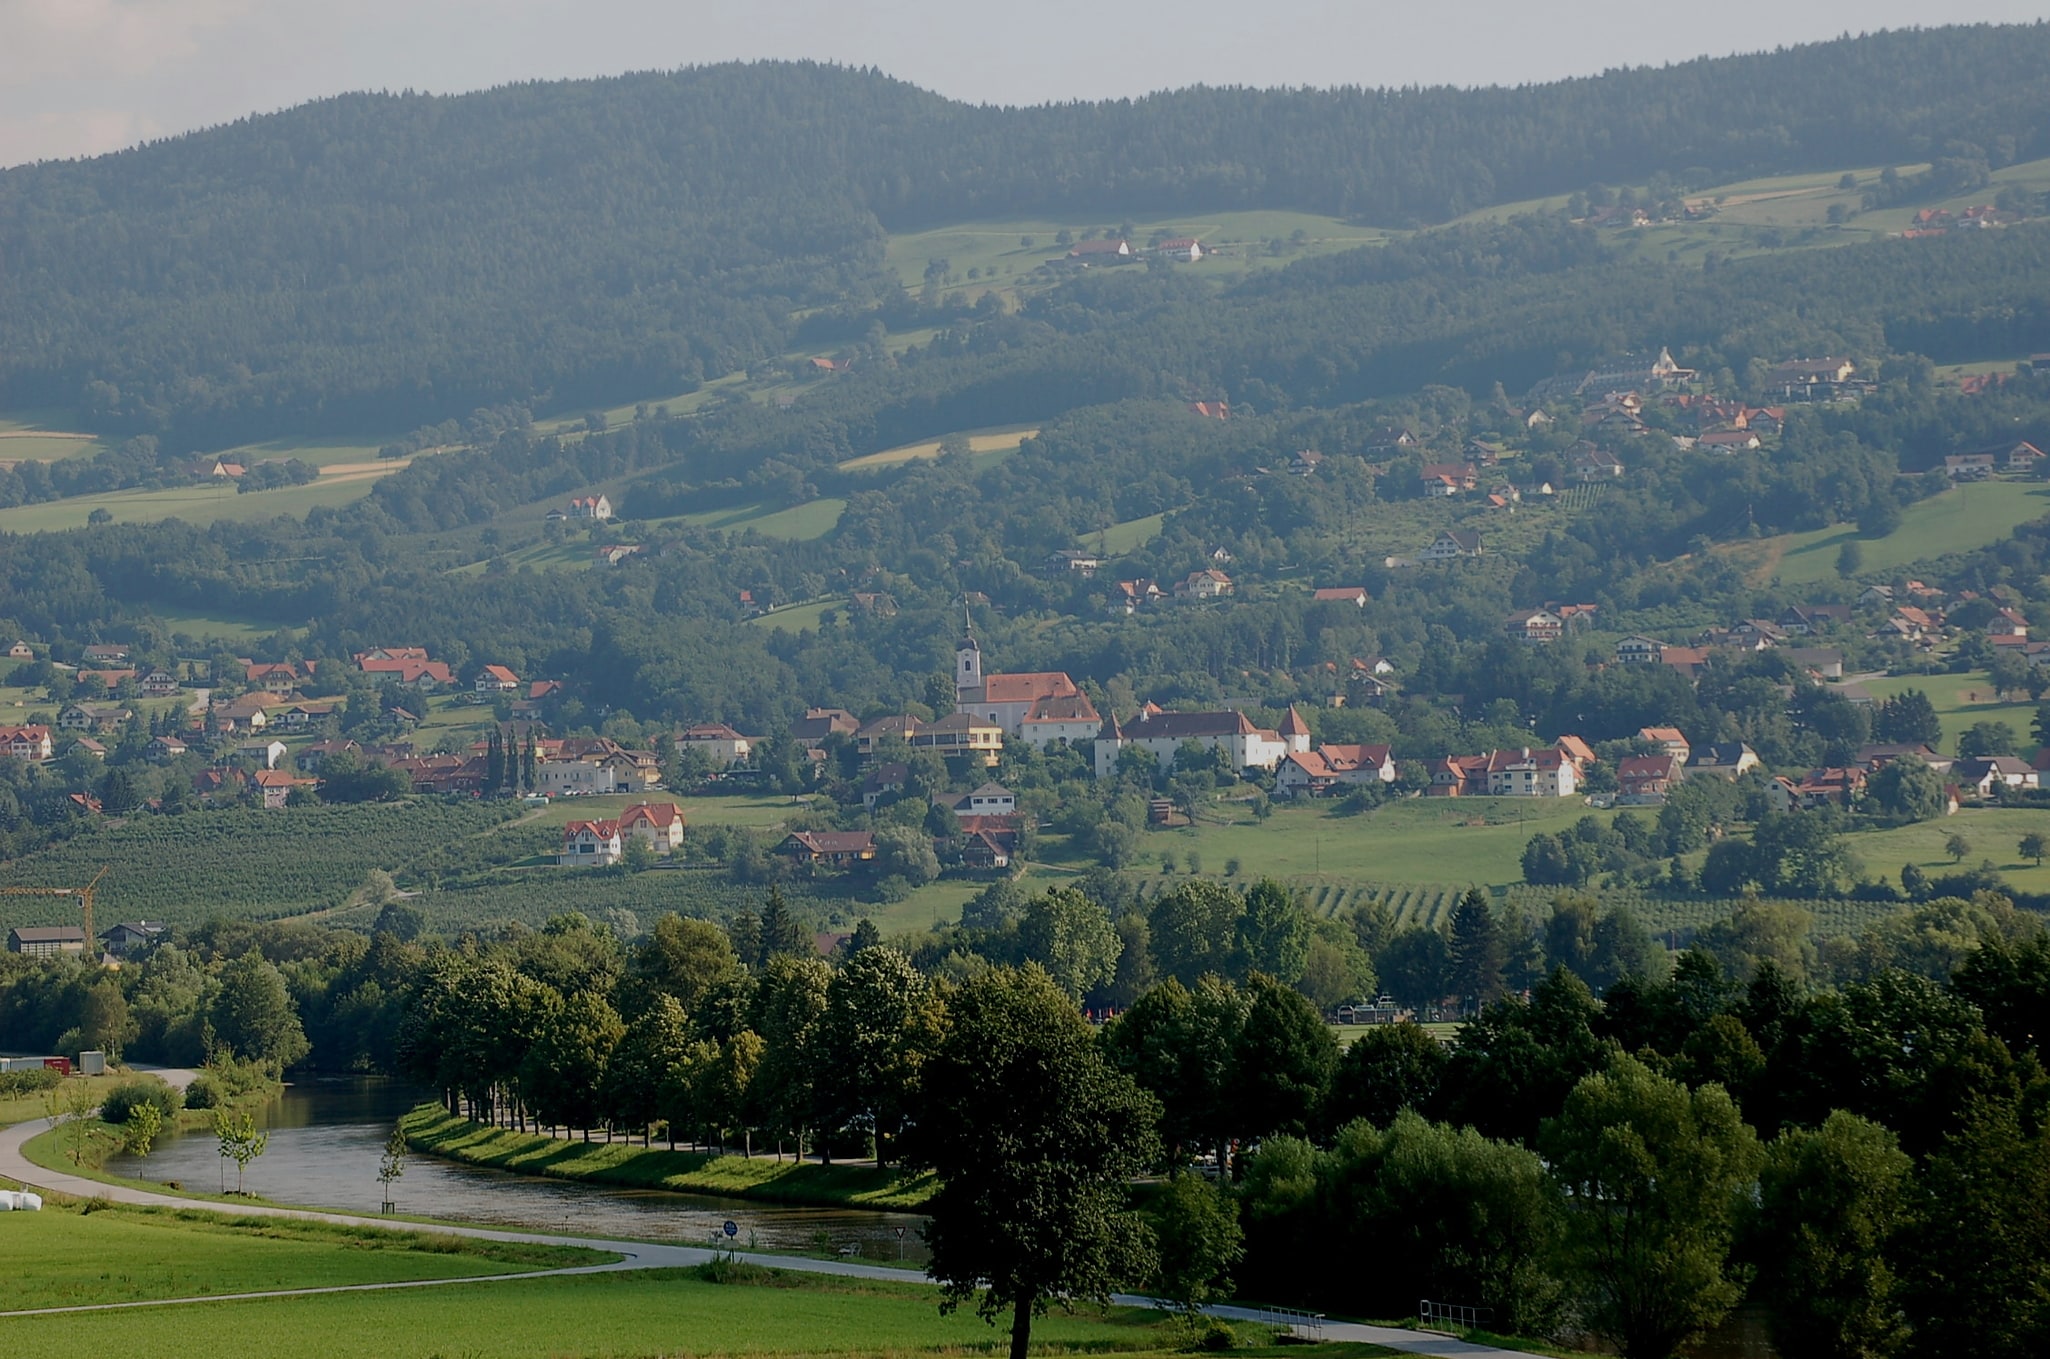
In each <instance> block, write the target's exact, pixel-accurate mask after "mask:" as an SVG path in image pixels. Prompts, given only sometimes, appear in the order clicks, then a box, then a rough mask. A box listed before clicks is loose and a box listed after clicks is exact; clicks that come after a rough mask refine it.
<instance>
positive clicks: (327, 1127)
mask: <svg viewBox="0 0 2050 1359" xmlns="http://www.w3.org/2000/svg"><path fill="white" fill-rule="evenodd" d="M420 1101H421V1096H420V1094H419V1093H418V1092H417V1091H412V1090H408V1089H406V1088H405V1087H403V1086H397V1085H393V1084H392V1083H390V1082H388V1081H381V1080H375V1079H370V1078H347V1077H344V1078H335V1079H325V1080H309V1081H303V1082H299V1083H295V1084H293V1085H290V1086H288V1087H286V1089H285V1093H284V1094H283V1095H282V1096H281V1097H280V1098H278V1099H276V1100H273V1101H272V1102H271V1103H270V1104H269V1105H268V1106H266V1107H265V1108H264V1109H263V1110H262V1111H261V1112H260V1114H259V1116H258V1117H259V1121H260V1122H261V1123H262V1124H263V1126H264V1127H265V1128H267V1129H268V1130H269V1133H270V1142H269V1145H268V1146H267V1147H266V1148H265V1150H264V1154H263V1155H262V1156H261V1157H259V1158H258V1159H257V1160H255V1161H253V1162H251V1163H250V1166H249V1169H248V1172H247V1173H246V1174H245V1175H244V1177H243V1188H245V1189H246V1190H248V1191H249V1192H250V1193H252V1194H261V1195H262V1196H263V1197H265V1198H268V1199H272V1200H275V1201H277V1202H280V1203H305V1204H317V1205H319V1206H321V1207H326V1208H339V1209H344V1210H347V1211H349V1212H356V1213H370V1214H374V1213H376V1212H377V1211H378V1206H379V1204H380V1203H381V1202H382V1201H383V1199H384V1186H383V1185H381V1184H379V1183H378V1181H377V1168H378V1162H379V1159H380V1158H381V1157H382V1155H383V1153H384V1144H385V1140H386V1139H387V1138H388V1137H390V1136H391V1129H392V1124H393V1122H395V1121H396V1120H397V1118H398V1116H399V1115H400V1114H402V1113H404V1112H406V1110H408V1109H410V1108H412V1107H414V1106H415V1105H417V1104H419V1103H420ZM107 1169H108V1170H110V1171H112V1172H114V1173H115V1174H117V1175H126V1176H132V1177H135V1178H138V1179H145V1180H155V1181H158V1182H160V1183H170V1182H173V1181H175V1182H177V1183H178V1184H179V1185H181V1186H183V1187H184V1188H187V1189H194V1190H199V1191H201V1192H219V1191H220V1190H221V1189H222V1188H223V1186H224V1185H225V1187H226V1188H229V1189H232V1188H234V1187H235V1166H234V1163H233V1162H231V1161H224V1160H222V1159H221V1157H220V1154H219V1150H218V1144H217V1142H216V1140H215V1138H214V1136H213V1134H212V1133H211V1132H208V1131H195V1132H188V1133H183V1134H176V1133H167V1134H166V1135H164V1136H163V1137H161V1138H160V1139H159V1140H158V1142H157V1146H156V1149H155V1150H154V1151H152V1152H151V1153H150V1154H149V1156H148V1157H147V1158H139V1157H133V1156H126V1155H122V1156H116V1157H114V1158H113V1159H112V1160H110V1161H109V1162H108V1163H107ZM392 1191H393V1192H392V1199H393V1201H394V1202H395V1203H396V1204H397V1205H398V1211H399V1212H401V1213H409V1214H414V1215H417V1216H422V1217H439V1218H448V1219H451V1220H453V1221H460V1222H477V1223H484V1224H487V1225H490V1226H494V1227H517V1228H528V1229H533V1230H540V1231H559V1232H568V1233H574V1234H576V1235H581V1236H617V1237H628V1238H638V1239H641V1240H649V1241H680V1242H686V1243H689V1244H707V1243H709V1242H710V1240H711V1238H712V1235H713V1234H714V1233H715V1232H717V1233H719V1234H720V1238H721V1240H722V1241H724V1240H725V1239H726V1238H725V1236H724V1233H723V1231H722V1230H721V1229H722V1228H723V1225H724V1224H725V1223H726V1222H729V1221H730V1222H733V1223H734V1224H735V1225H736V1226H738V1228H739V1235H738V1236H736V1237H734V1238H732V1241H733V1244H734V1245H737V1246H739V1247H741V1248H743V1249H745V1248H747V1247H749V1246H751V1245H752V1246H756V1247H759V1248H761V1249H764V1250H811V1251H816V1250H819V1249H821V1247H823V1248H824V1249H825V1250H828V1251H833V1252H845V1251H846V1250H847V1248H848V1247H850V1246H851V1247H853V1248H854V1252H855V1253H856V1254H858V1255H860V1256H862V1257H865V1258H867V1259H872V1260H895V1259H898V1258H900V1257H899V1252H900V1251H901V1252H902V1258H904V1259H907V1260H914V1261H918V1260H924V1259H925V1258H926V1252H925V1243H924V1242H923V1241H922V1240H920V1239H919V1235H918V1228H919V1225H920V1223H921V1221H922V1219H920V1218H918V1217H916V1216H914V1215H912V1214H908V1213H882V1212H870V1211H864V1210H859V1209H849V1208H795V1207H786V1206H784V1205H781V1204H765V1203H754V1202H750V1201H748V1200H745V1199H726V1198H714V1197H711V1196H708V1195H697V1194H673V1193H669V1192H667V1191H665V1190H654V1189H616V1188H611V1187H609V1186H603V1185H591V1184H580V1183H575V1182H573V1181H568V1180H551V1179H544V1178H541V1177H538V1176H532V1175H516V1174H513V1173H511V1172H508V1171H503V1170H491V1169H487V1168H485V1167H482V1166H468V1165H461V1164H458V1163H456V1162H453V1161H443V1160H440V1159H437V1158H435V1157H432V1156H427V1155H423V1154H419V1153H413V1154H409V1155H408V1156H407V1157H406V1162H405V1174H404V1175H403V1176H402V1177H401V1178H400V1179H399V1181H398V1182H397V1183H396V1184H394V1185H393V1186H392ZM900 1230H901V1232H902V1235H901V1237H900V1236H899V1232H900Z"/></svg>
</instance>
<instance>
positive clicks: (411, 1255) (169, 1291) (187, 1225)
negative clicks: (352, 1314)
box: [0, 1205, 617, 1353]
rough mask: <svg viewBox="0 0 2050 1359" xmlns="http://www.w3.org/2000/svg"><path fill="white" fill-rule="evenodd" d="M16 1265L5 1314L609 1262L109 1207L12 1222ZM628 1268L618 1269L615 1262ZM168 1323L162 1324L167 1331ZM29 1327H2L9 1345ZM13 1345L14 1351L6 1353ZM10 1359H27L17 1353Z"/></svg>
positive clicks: (0, 1323) (555, 1252)
mask: <svg viewBox="0 0 2050 1359" xmlns="http://www.w3.org/2000/svg"><path fill="white" fill-rule="evenodd" d="M5 1221H6V1228H7V1229H6V1232H5V1234H4V1238H0V1239H4V1240H5V1241H6V1243H7V1255H8V1258H9V1262H10V1263H9V1265H8V1271H7V1276H8V1277H7V1290H6V1295H5V1298H4V1300H0V1310H4V1311H19V1310H24V1309H28V1308H36V1307H78V1306H86V1305H89V1304H95V1303H117V1302H136V1301H141V1300H143V1299H154V1298H189V1297H203V1296H206V1295H209V1294H221V1293H251V1292H259V1291H263V1290H267V1289H276V1288H330V1287H347V1286H349V1285H354V1284H375V1283H393V1282H397V1281H399V1280H407V1279H459V1278H474V1277H478V1276H485V1275H493V1274H512V1273H521V1272H525V1271H528V1270H539V1269H559V1268H562V1267H564V1266H569V1265H582V1264H596V1263H600V1262H602V1261H603V1260H605V1259H606V1258H608V1257H605V1256H601V1255H598V1254H596V1253H594V1252H591V1251H584V1250H576V1249H569V1248H563V1247H554V1246H524V1245H514V1244H509V1243H501V1242H492V1241H474V1240H468V1239H465V1238H462V1237H454V1236H444V1235H439V1234H433V1233H429V1232H407V1231H390V1232H388V1231H381V1230H378V1229H376V1228H351V1227H341V1226H331V1225H327V1224H321V1223H312V1222H301V1221H294V1220H289V1219H282V1218H264V1219H258V1218H236V1217H225V1216H217V1215H215V1214H212V1213H201V1212H171V1211H167V1210H163V1209H154V1208H130V1207H110V1206H104V1205H102V1206H99V1207H96V1208H95V1209H94V1210H93V1211H92V1212H90V1213H80V1212H78V1211H77V1210H76V1209H71V1210H65V1209H63V1208H46V1209H45V1211H43V1212H41V1213H16V1214H9V1215H8V1217H7V1218H6V1219H5ZM611 1258H617V1257H611ZM166 1321H167V1317H166V1316H165V1315H164V1314H162V1313H158V1314H157V1322H158V1324H159V1326H162V1325H163V1324H164V1323H165V1322H166ZM21 1324H22V1323H21V1322H20V1321H18V1320H17V1321H12V1322H10V1321H8V1320H5V1319H4V1318H0V1337H6V1336H7V1334H8V1330H9V1328H10V1327H13V1326H18V1325H21ZM0 1343H4V1341H0ZM8 1352H9V1353H20V1352H22V1351H17V1350H15V1349H14V1348H13V1347H12V1346H11V1345H9V1346H8Z"/></svg>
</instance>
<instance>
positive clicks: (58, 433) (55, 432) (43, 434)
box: [0, 429, 100, 443]
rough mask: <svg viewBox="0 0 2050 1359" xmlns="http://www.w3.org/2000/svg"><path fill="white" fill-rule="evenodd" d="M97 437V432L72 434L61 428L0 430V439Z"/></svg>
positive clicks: (86, 440) (88, 441) (82, 438)
mask: <svg viewBox="0 0 2050 1359" xmlns="http://www.w3.org/2000/svg"><path fill="white" fill-rule="evenodd" d="M99 437H100V436H99V435H97V434H74V433H71V432H69V431H66V430H61V429H5V430H0V439H77V440H80V441H82V442H85V443H91V442H92V441H93V440H94V439H97V438H99Z"/></svg>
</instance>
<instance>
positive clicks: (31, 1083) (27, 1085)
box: [0, 1067, 64, 1099]
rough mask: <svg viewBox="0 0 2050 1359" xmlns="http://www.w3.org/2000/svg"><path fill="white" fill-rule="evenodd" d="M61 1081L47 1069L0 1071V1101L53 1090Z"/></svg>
mask: <svg viewBox="0 0 2050 1359" xmlns="http://www.w3.org/2000/svg"><path fill="white" fill-rule="evenodd" d="M63 1081H64V1078H63V1077H62V1076H60V1075H58V1074H57V1073H56V1072H54V1071H52V1070H50V1069H49V1068H48V1067H39V1068H37V1069H35V1070H33V1071H0V1099H11V1098H13V1097H15V1096H17V1095H33V1094H37V1093H39V1092H41V1091H44V1090H55V1089H56V1088H57V1087H58V1086H59V1085H60V1084H62V1083H63Z"/></svg>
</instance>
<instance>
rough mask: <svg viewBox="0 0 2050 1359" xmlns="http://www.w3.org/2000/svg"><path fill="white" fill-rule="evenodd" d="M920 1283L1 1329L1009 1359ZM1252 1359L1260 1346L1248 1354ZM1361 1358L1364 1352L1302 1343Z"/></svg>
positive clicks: (605, 1288) (455, 1291)
mask: <svg viewBox="0 0 2050 1359" xmlns="http://www.w3.org/2000/svg"><path fill="white" fill-rule="evenodd" d="M937 1300H938V1298H937V1294H936V1293H935V1292H934V1291H933V1290H932V1289H931V1288H929V1287H923V1286H921V1285H919V1284H915V1283H902V1284H894V1283H870V1282H865V1281H854V1280H827V1279H819V1278H816V1277H807V1276H796V1275H786V1274H782V1273H777V1274H775V1275H773V1276H771V1279H770V1281H769V1282H768V1283H767V1284H766V1285H747V1284H715V1283H710V1282H706V1281H705V1280H704V1279H703V1278H702V1277H701V1276H700V1275H699V1274H698V1273H697V1271H693V1270H638V1271H633V1272H630V1273H623V1274H600V1275H583V1276H572V1277H568V1278H559V1279H531V1280H523V1281H506V1282H496V1283H477V1284H468V1285H464V1286H462V1287H459V1288H452V1289H450V1288H428V1289H403V1290H398V1291H394V1292H389V1293H378V1294H370V1295H363V1294H359V1295H346V1294H344V1295H339V1296H326V1297H308V1298H276V1299H262V1300H254V1301H248V1302H224V1303H214V1304H210V1305H208V1306H205V1307H198V1308H193V1309H190V1310H188V1311H181V1312H180V1313H179V1314H178V1315H177V1316H176V1318H175V1319H174V1318H170V1317H166V1316H164V1315H162V1314H160V1313H152V1312H151V1311H150V1310H148V1309H144V1310H142V1311H115V1312H96V1313H89V1314H84V1315H72V1316H58V1317H24V1318H19V1319H15V1320H0V1345H4V1346H5V1348H6V1352H7V1353H8V1354H9V1355H10V1356H19V1357H20V1359H41V1357H42V1356H59V1355H62V1356H72V1355H76V1354H79V1353H88V1352H90V1353H147V1352H152V1351H155V1350H160V1349H162V1348H163V1347H164V1344H165V1337H166V1333H167V1329H173V1328H174V1329H175V1334H176V1337H177V1345H178V1347H179V1348H181V1349H184V1348H189V1349H192V1350H193V1351H194V1352H196V1353H204V1354H206V1355H208V1356H210V1359H270V1356H274V1355H279V1354H290V1355H295V1356H302V1357H303V1359H429V1357H430V1356H457V1355H463V1356H467V1355H490V1356H492V1359H571V1357H572V1356H593V1357H595V1356H626V1355H658V1354H660V1355H682V1354H695V1355H729V1354H775V1355H789V1356H798V1355H827V1354H832V1355H891V1356H899V1357H902V1359H908V1357H909V1356H925V1355H934V1356H938V1355H964V1354H990V1353H998V1354H1000V1353H1002V1352H1003V1349H1004V1344H1005V1341H1006V1340H1007V1336H1006V1335H1005V1334H1004V1333H1003V1332H1002V1331H1000V1330H997V1329H994V1328H992V1327H990V1326H988V1325H986V1324H985V1323H984V1322H982V1321H981V1320H979V1319H978V1318H977V1317H976V1316H975V1315H974V1313H973V1310H972V1309H969V1310H966V1311H963V1312H961V1313H957V1314H955V1315H953V1316H950V1317H942V1316H941V1315H940V1314H939V1309H938V1307H937ZM1032 1329H1033V1339H1034V1342H1035V1352H1036V1353H1051V1354H1083V1353H1090V1354H1100V1353H1126V1354H1161V1353H1171V1352H1173V1350H1174V1348H1175V1346H1174V1337H1173V1335H1172V1333H1171V1332H1170V1331H1169V1329H1168V1327H1167V1324H1166V1323H1164V1322H1163V1321H1162V1320H1161V1319H1160V1317H1159V1316H1158V1314H1156V1313H1152V1312H1138V1311H1132V1310H1118V1311H1113V1312H1109V1313H1102V1312H1097V1311H1095V1310H1094V1309H1083V1310H1080V1311H1078V1313H1077V1314H1076V1315H1074V1316H1063V1315H1061V1314H1059V1313H1058V1312H1056V1313H1054V1314H1051V1315H1049V1316H1047V1317H1045V1318H1042V1319H1040V1320H1038V1321H1036V1322H1034V1323H1033V1328H1032ZM1241 1353H1245V1354H1257V1353H1260V1352H1259V1351H1241ZM1267 1353H1270V1354H1273V1353H1288V1354H1300V1355H1304V1356H1327V1357H1328V1359H1337V1356H1340V1355H1344V1356H1348V1359H1350V1357H1351V1356H1363V1355H1368V1354H1382V1353H1388V1351H1381V1350H1375V1349H1372V1348H1370V1347H1358V1346H1353V1347H1320V1348H1316V1349H1301V1348H1295V1349H1290V1350H1287V1351H1272V1350H1270V1351H1267Z"/></svg>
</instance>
